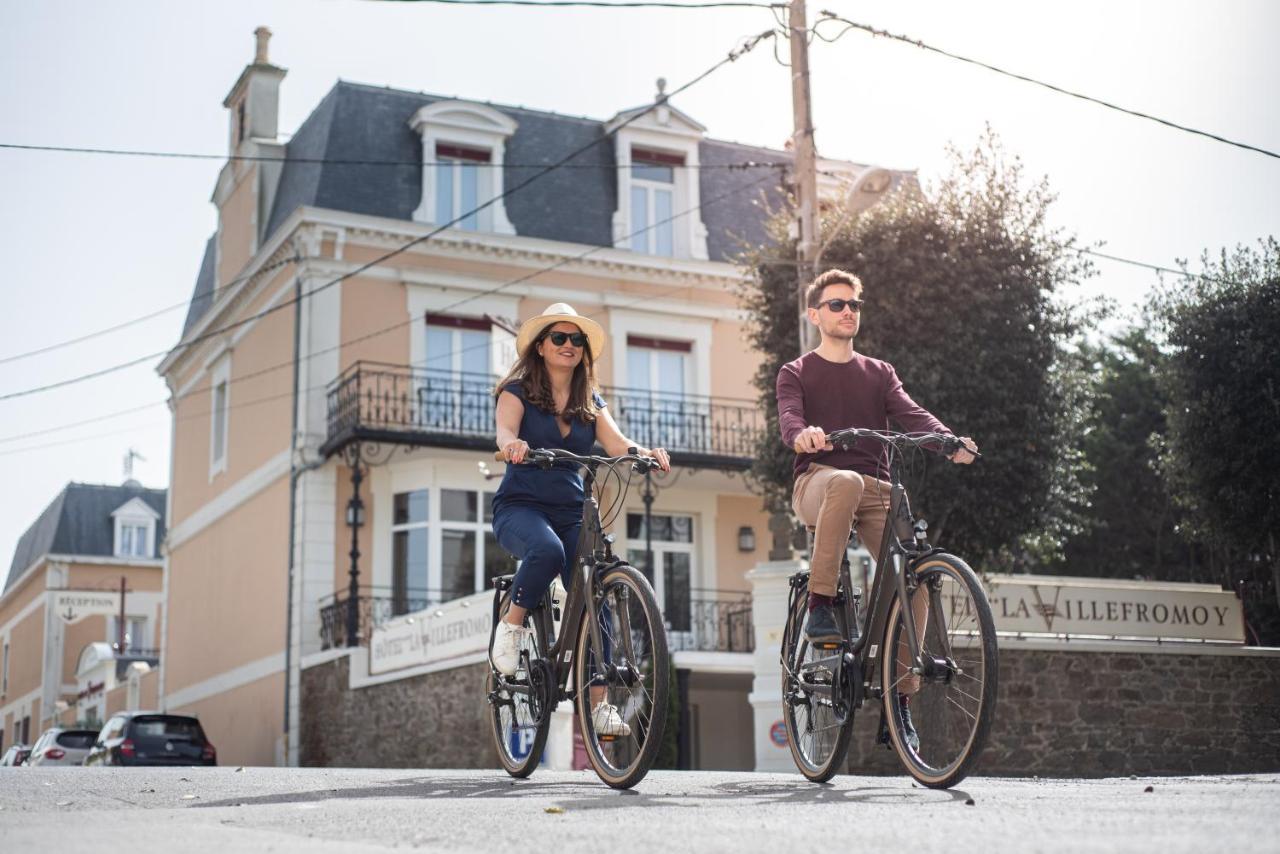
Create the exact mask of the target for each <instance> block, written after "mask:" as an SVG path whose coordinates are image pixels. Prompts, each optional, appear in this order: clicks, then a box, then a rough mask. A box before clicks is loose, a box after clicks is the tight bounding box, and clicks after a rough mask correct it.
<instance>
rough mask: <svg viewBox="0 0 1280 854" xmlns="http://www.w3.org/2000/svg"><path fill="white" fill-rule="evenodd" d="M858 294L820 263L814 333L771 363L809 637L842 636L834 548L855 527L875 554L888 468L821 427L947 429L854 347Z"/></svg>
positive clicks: (813, 297)
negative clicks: (805, 534) (800, 530)
mask: <svg viewBox="0 0 1280 854" xmlns="http://www.w3.org/2000/svg"><path fill="white" fill-rule="evenodd" d="M862 303H863V300H862V282H861V280H859V279H858V277H857V276H855V275H853V274H852V273H847V272H845V271H843V270H828V271H826V272H825V273H823V274H822V275H820V276H818V277H817V278H816V279H814V281H813V283H812V284H810V285H809V287H808V289H807V290H806V291H805V304H806V305H807V306H808V309H807V315H808V320H809V322H810V323H812V324H813V325H814V326H816V327H818V331H819V332H820V333H821V337H822V341H821V343H820V344H819V345H818V347H817V349H815V350H812V351H811V352H809V353H805V354H804V355H803V356H801V357H800V358H798V359H796V360H794V361H792V362H788V363H787V364H785V365H783V366H782V369H781V370H779V371H778V381H777V396H778V425H779V427H780V428H781V432H782V441H783V442H784V443H785V444H786V445H787V446H788V447H790V448H793V449H794V450H795V452H796V463H795V483H794V486H793V488H792V509H794V510H795V513H796V516H797V517H798V518H799V519H800V521H801V522H802V523H804V525H805V526H807V527H809V528H812V529H813V530H814V542H813V555H812V558H811V561H810V574H809V618H808V622H807V624H806V628H805V634H806V635H807V637H808V638H809V642H810V643H811V644H813V645H815V646H818V645H822V644H837V643H841V642H843V641H844V640H845V639H846V638H845V636H844V635H843V634H842V633H841V631H840V628H839V626H838V625H837V623H836V615H835V610H834V607H833V606H834V605H835V596H836V577H837V574H838V572H839V568H840V560H841V553H842V552H843V551H844V549H845V547H846V544H847V543H848V541H849V534H850V531H851V530H852V529H853V528H854V527H855V526H856V528H857V531H858V537H859V538H860V539H861V540H862V542H863V543H864V544H865V545H866V547H867V549H868V551H870V552H871V555H872V556H873V557H875V558H877V559H878V558H879V555H880V543H881V541H882V540H883V538H884V530H885V519H886V516H887V513H888V509H889V493H890V484H889V483H888V482H886V481H885V480H882V479H880V476H881V475H882V474H884V475H887V474H888V469H887V465H888V463H887V451H886V450H885V449H884V448H883V447H882V446H880V445H877V444H874V443H869V442H868V443H864V442H858V443H856V444H855V445H854V446H853V447H851V448H849V449H848V450H836V449H835V448H834V447H833V445H832V444H831V443H830V442H829V441H827V434H828V433H830V432H832V431H835V430H840V429H844V428H849V427H861V428H867V429H873V430H884V429H887V428H888V426H889V419H891V418H892V419H893V420H894V421H897V422H898V423H899V424H901V425H902V427H903V428H904V429H906V430H908V431H913V432H932V433H944V434H948V435H954V434H953V433H952V432H951V430H949V429H948V428H947V427H946V426H945V425H944V424H943V423H942V422H941V421H939V420H938V419H937V418H935V417H934V416H933V415H931V414H930V413H929V412H928V411H926V410H925V409H924V408H922V407H921V406H919V405H918V404H917V403H916V402H915V401H914V400H912V399H911V397H910V396H909V395H908V394H907V393H906V391H905V390H904V389H903V387H902V382H901V380H899V379H898V374H897V372H896V371H895V370H894V369H893V366H892V365H890V364H889V363H888V362H883V361H880V360H879V359H872V358H870V357H868V356H864V355H862V354H861V353H858V352H856V351H855V350H854V349H853V339H854V337H855V336H856V335H857V334H858V329H859V324H860V321H861V317H862V312H861V309H862ZM960 441H961V442H962V443H963V444H964V446H965V447H964V448H961V449H960V450H958V451H956V452H955V453H954V454H953V455H952V456H951V460H952V462H956V463H971V462H973V460H974V453H976V452H977V450H978V447H977V445H976V444H974V442H973V440H972V439H970V438H968V437H962V438H961V439H960ZM926 608H927V603H926V600H925V598H924V597H922V596H921V597H916V601H915V602H914V603H913V605H912V613H913V618H914V620H915V622H916V625H917V626H920V625H922V624H923V622H924V617H925V609H926ZM851 631H852V632H856V631H857V629H856V627H851ZM900 660H901V657H900ZM904 666H905V664H904ZM919 687H920V681H919V677H916V676H908V677H907V678H904V679H903V680H902V681H901V682H900V683H899V685H898V689H899V692H900V698H901V701H902V702H901V709H902V717H903V729H904V731H907V732H909V733H914V727H913V726H912V725H911V719H910V712H909V711H908V706H907V699H906V698H907V697H909V696H910V695H912V694H914V693H915V692H916V691H918V690H919Z"/></svg>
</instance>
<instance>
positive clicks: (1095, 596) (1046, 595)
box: [953, 575, 1245, 644]
mask: <svg viewBox="0 0 1280 854" xmlns="http://www.w3.org/2000/svg"><path fill="white" fill-rule="evenodd" d="M986 589H987V597H988V599H989V600H990V602H991V611H992V614H993V615H994V616H995V623H996V629H997V631H1002V632H1017V633H1023V634H1052V635H1065V636H1069V637H1106V638H1113V637H1121V638H1143V639H1146V638H1151V639H1161V640H1198V641H1219V642H1222V641H1225V642H1229V643H1240V644H1242V643H1244V642H1245V636H1244V611H1243V609H1242V608H1241V605H1240V600H1239V599H1237V598H1236V596H1235V594H1233V593H1231V592H1230V591H1227V590H1222V589H1221V588H1219V587H1216V586H1214V585H1211V584H1174V583H1161V582H1146V581H1113V580H1109V579H1101V578H1098V579H1093V578H1059V577H1053V576H1035V575H990V576H987V578H986ZM953 607H955V608H959V607H961V603H959V602H956V601H954V600H953ZM953 616H954V618H955V619H962V618H963V615H961V614H955V615H953Z"/></svg>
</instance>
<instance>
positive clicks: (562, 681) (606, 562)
mask: <svg viewBox="0 0 1280 854" xmlns="http://www.w3.org/2000/svg"><path fill="white" fill-rule="evenodd" d="M583 469H584V470H583V475H582V483H583V491H584V492H585V493H586V498H585V499H584V501H583V504H582V530H581V532H580V533H579V534H578V547H577V551H576V553H575V557H574V561H575V563H576V564H577V568H575V571H574V572H573V573H572V575H571V577H570V580H569V590H568V591H567V593H566V595H565V601H564V606H563V607H564V610H563V617H562V619H561V622H560V634H559V635H558V636H555V620H554V614H553V613H552V608H551V603H550V601H549V600H550V593H549V592H548V593H547V594H546V595H545V596H544V597H543V599H542V602H540V603H539V604H538V606H537V607H535V608H531V609H530V611H529V617H530V619H532V620H537V621H539V622H540V624H541V626H542V628H543V630H544V636H545V637H548V638H551V637H553V636H554V641H553V642H552V643H551V644H550V646H549V648H548V649H547V650H546V652H545V655H546V661H548V662H549V663H550V666H551V674H550V676H551V679H550V684H551V685H553V686H555V693H554V694H553V696H551V697H549V698H547V699H548V700H549V701H550V703H551V705H552V706H554V705H555V704H557V703H560V702H561V701H562V700H572V699H574V697H575V695H576V692H577V691H580V690H584V689H585V688H586V687H587V686H582V685H579V686H575V687H574V688H573V689H567V686H568V682H569V675H570V674H571V673H572V672H573V645H574V643H575V641H576V639H577V637H578V631H579V627H580V626H581V623H582V619H583V617H584V616H585V615H586V614H587V613H588V612H590V614H591V619H590V620H589V621H588V623H587V629H588V631H589V633H590V636H591V651H592V653H593V654H594V655H595V659H596V661H605V660H606V658H605V644H604V638H603V637H602V632H601V629H600V619H599V614H598V612H597V611H596V604H595V603H596V578H597V575H598V574H599V573H600V572H601V571H602V570H607V569H609V568H610V567H612V566H614V565H615V564H618V563H621V562H622V561H620V560H619V559H618V558H617V556H615V555H614V553H613V536H612V535H611V534H608V533H606V532H605V530H604V524H603V522H602V520H601V518H600V503H599V502H598V501H597V500H596V497H595V495H594V494H593V492H592V487H593V486H594V485H595V469H594V467H592V466H589V465H588V466H584V467H583ZM501 589H504V588H500V589H499V591H498V592H499V595H495V596H494V599H493V626H494V629H496V628H497V625H498V620H499V618H500V614H499V613H498V609H499V605H500V601H501V595H500V593H501ZM618 619H619V620H620V621H621V623H622V627H621V628H622V631H621V632H620V634H621V638H620V640H621V642H622V643H623V645H624V649H623V653H624V656H625V658H626V661H627V662H628V664H627V666H628V667H630V666H631V665H630V662H631V661H632V660H633V659H634V653H633V651H632V649H631V627H630V625H629V620H630V616H629V614H627V613H626V610H625V609H623V611H622V612H621V613H620V614H619V616H618ZM489 644H490V647H492V645H493V637H492V631H491V632H490V639H489ZM610 674H611V675H615V674H616V671H615V670H613V669H612V668H611V669H610ZM498 688H499V689H500V690H507V691H510V692H512V693H517V694H532V693H533V691H534V690H535V689H534V687H533V685H532V680H530V684H522V683H519V682H512V681H510V680H509V679H508V677H506V676H501V675H500V676H499V678H498Z"/></svg>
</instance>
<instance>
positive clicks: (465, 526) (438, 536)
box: [427, 484, 501, 593]
mask: <svg viewBox="0 0 1280 854" xmlns="http://www.w3.org/2000/svg"><path fill="white" fill-rule="evenodd" d="M497 488H498V486H497V484H491V485H490V487H489V488H487V489H481V490H476V489H471V488H470V487H466V486H447V485H441V486H439V487H437V488H436V489H435V490H434V492H435V494H436V498H437V501H436V507H435V512H436V516H437V517H438V518H439V520H440V521H439V522H438V523H437V525H436V533H435V534H434V535H433V539H434V540H435V541H436V542H435V543H433V545H438V546H439V549H440V560H439V562H438V563H436V574H435V580H436V583H437V584H438V585H440V589H441V590H443V589H444V587H443V585H444V532H445V531H465V532H467V533H472V534H475V535H476V559H475V566H473V567H472V574H471V581H472V592H474V593H479V592H481V591H482V590H484V589H485V586H484V557H485V553H484V550H485V542H484V534H485V532H489V533H492V532H493V523H492V522H486V521H484V493H486V492H489V493H493V492H495V491H496V490H497ZM446 489H450V490H453V491H454V492H471V493H476V496H477V497H476V521H474V522H459V521H455V520H450V519H445V518H443V517H441V516H440V510H441V509H442V508H443V506H444V490H446ZM498 548H501V546H499V547H498ZM427 575H428V577H430V575H431V573H430V571H429V570H428V573H427Z"/></svg>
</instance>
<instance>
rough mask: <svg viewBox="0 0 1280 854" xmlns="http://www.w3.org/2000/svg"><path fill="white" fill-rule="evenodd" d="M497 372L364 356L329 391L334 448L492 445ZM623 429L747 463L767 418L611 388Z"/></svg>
mask: <svg viewBox="0 0 1280 854" xmlns="http://www.w3.org/2000/svg"><path fill="white" fill-rule="evenodd" d="M496 382H497V378H496V377H493V376H490V375H488V374H469V373H462V372H457V371H439V370H429V369H422V368H411V367H406V366H399V365H387V364H382V363H376V362H356V363H355V364H354V365H352V366H351V367H350V368H348V369H347V370H346V371H345V372H343V374H342V375H341V376H340V377H338V379H337V380H335V381H334V382H333V383H332V384H331V385H330V387H329V391H328V435H327V437H326V440H325V444H324V446H323V448H322V451H323V453H324V454H325V455H329V454H333V453H335V452H336V451H338V450H339V449H341V448H342V447H343V446H345V445H347V444H349V443H351V442H353V441H361V440H364V441H376V442H387V443H395V444H405V445H431V446H438V447H453V448H476V449H487V448H490V447H492V446H493V436H494V425H493V388H494V385H495V383H496ZM603 392H604V395H605V397H606V399H607V400H608V402H609V406H610V407H611V410H612V412H613V416H614V418H616V419H617V421H618V424H619V426H620V427H621V428H622V430H623V432H624V433H626V434H627V435H628V436H630V437H631V438H633V439H635V440H636V441H637V442H639V443H640V444H642V445H648V446H654V445H661V446H662V447H665V448H667V449H668V450H669V451H671V453H672V455H673V456H674V457H675V461H676V462H677V463H678V464H683V465H693V466H705V467H712V468H726V469H745V468H747V467H748V466H750V465H751V460H752V458H753V457H754V455H755V447H756V442H757V440H758V438H759V436H760V432H761V431H762V430H763V429H764V418H763V415H762V414H761V412H760V408H759V407H758V406H757V405H756V403H755V402H754V401H750V400H740V399H733V398H719V397H708V396H706V395H695V394H677V393H671V392H651V391H646V390H643V389H629V388H616V387H607V388H605V389H603Z"/></svg>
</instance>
